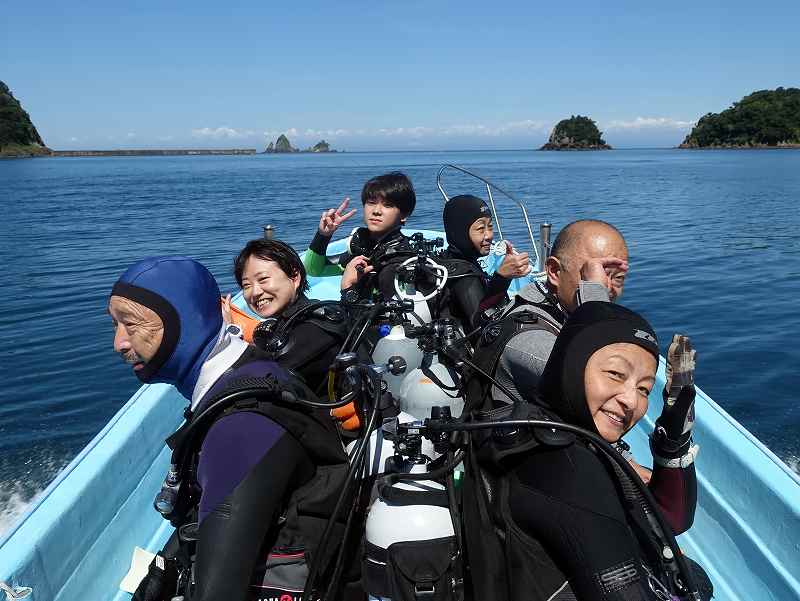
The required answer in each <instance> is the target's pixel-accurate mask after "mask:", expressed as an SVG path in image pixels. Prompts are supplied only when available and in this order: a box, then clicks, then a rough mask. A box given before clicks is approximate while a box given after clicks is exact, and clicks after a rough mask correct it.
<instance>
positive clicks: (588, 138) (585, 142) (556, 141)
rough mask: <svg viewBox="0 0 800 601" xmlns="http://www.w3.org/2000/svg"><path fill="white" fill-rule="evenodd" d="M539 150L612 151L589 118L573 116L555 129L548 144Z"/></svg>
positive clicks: (557, 124)
mask: <svg viewBox="0 0 800 601" xmlns="http://www.w3.org/2000/svg"><path fill="white" fill-rule="evenodd" d="M539 150H611V146H609V145H608V144H606V141H605V140H603V132H601V131H600V130H599V129H597V124H596V123H595V122H594V120H592V119H590V118H589V117H584V116H581V115H572V116H571V117H570V118H569V119H562V120H561V121H559V122H558V123H556V126H555V127H554V128H553V131H552V133H551V134H550V138H549V139H548V140H547V143H546V144H545V145H544V146H542V147H541V148H540V149H539Z"/></svg>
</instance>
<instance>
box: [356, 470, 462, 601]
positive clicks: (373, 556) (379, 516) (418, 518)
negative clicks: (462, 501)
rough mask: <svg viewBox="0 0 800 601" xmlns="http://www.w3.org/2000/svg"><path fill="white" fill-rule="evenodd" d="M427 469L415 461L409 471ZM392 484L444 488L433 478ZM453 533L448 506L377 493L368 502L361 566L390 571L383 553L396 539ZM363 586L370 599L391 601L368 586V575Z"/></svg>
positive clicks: (421, 488)
mask: <svg viewBox="0 0 800 601" xmlns="http://www.w3.org/2000/svg"><path fill="white" fill-rule="evenodd" d="M426 469H427V468H426V466H425V465H424V464H422V465H417V466H414V468H412V469H411V473H423V472H425V471H426ZM392 488H399V489H403V490H408V491H418V492H430V491H444V486H442V485H441V484H439V483H438V482H434V481H433V480H418V481H415V482H398V483H395V484H393V485H392ZM454 537H455V529H454V528H453V520H452V517H451V516H450V510H449V509H448V508H447V507H440V506H438V505H398V504H394V503H392V502H389V501H385V500H384V499H382V498H381V497H378V498H377V499H375V501H374V502H373V503H372V505H371V506H370V509H369V515H368V516H367V524H366V529H365V540H366V542H367V543H368V545H367V549H366V557H365V560H364V561H365V563H364V570H365V571H371V570H377V571H378V572H383V573H387V572H389V570H388V569H387V567H386V556H387V554H388V549H389V547H390V546H391V545H393V544H395V543H404V542H418V541H426V540H435V539H444V538H454ZM375 547H376V548H377V549H376V548H375ZM419 552H420V553H424V552H425V549H424V548H423V549H420V551H419ZM366 588H367V591H366V592H367V595H368V596H369V599H370V601H391V598H390V597H387V596H385V593H384V596H380V595H381V593H380V592H379V591H374V590H373V591H370V590H369V588H370V587H369V578H367V586H366Z"/></svg>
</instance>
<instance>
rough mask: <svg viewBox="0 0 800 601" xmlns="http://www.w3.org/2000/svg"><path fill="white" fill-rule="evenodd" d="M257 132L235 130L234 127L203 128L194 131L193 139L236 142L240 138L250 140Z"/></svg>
mask: <svg viewBox="0 0 800 601" xmlns="http://www.w3.org/2000/svg"><path fill="white" fill-rule="evenodd" d="M254 135H256V132H254V131H253V130H250V129H234V128H232V127H217V128H213V127H201V128H199V129H193V130H192V137H193V138H207V139H212V140H225V139H227V140H235V139H240V138H250V137H252V136H254Z"/></svg>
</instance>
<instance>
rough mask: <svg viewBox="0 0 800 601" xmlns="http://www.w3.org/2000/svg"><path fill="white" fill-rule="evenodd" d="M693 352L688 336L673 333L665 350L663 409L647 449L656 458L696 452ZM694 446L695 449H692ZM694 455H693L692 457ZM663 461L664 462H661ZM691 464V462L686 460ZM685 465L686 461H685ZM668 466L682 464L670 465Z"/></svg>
mask: <svg viewBox="0 0 800 601" xmlns="http://www.w3.org/2000/svg"><path fill="white" fill-rule="evenodd" d="M694 359H695V351H694V350H692V343H691V341H690V340H689V337H688V336H683V335H681V334H675V335H674V336H673V337H672V344H670V345H669V350H668V351H667V382H666V384H665V386H664V391H663V397H664V408H663V409H662V411H661V415H660V416H659V418H658V419H657V420H656V427H655V430H654V431H653V434H652V435H651V437H650V448H651V450H652V451H653V455H654V456H655V458H656V460H657V462H658V459H661V460H667V461H666V462H667V463H670V464H671V463H673V462H672V461H670V460H673V459H675V460H679V459H680V458H682V457H684V456H686V455H687V454H688V453H690V452H693V453H696V447H692V427H693V426H694V398H695V387H694V366H695V362H694ZM693 449H695V450H693ZM692 458H693V457H692ZM661 463H662V464H665V462H664V461H661ZM689 463H691V461H689ZM687 465H688V463H687ZM669 467H684V466H682V465H674V466H673V465H669Z"/></svg>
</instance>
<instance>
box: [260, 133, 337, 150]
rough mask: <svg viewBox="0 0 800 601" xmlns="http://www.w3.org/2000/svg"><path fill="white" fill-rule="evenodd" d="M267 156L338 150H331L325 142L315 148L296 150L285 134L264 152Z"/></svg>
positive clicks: (271, 143)
mask: <svg viewBox="0 0 800 601" xmlns="http://www.w3.org/2000/svg"><path fill="white" fill-rule="evenodd" d="M264 152H265V153H266V154H282V153H286V154H288V153H292V152H337V151H336V150H331V145H330V144H328V143H327V142H326V141H325V140H320V141H319V142H317V143H316V144H314V145H313V146H309V147H308V148H306V149H305V150H300V149H299V148H295V147H294V146H292V143H291V142H289V138H287V137H286V136H285V135H284V134H281V135H280V136H278V139H277V140H275V142H270V143H269V146H267V149H266V150H265V151H264Z"/></svg>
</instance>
